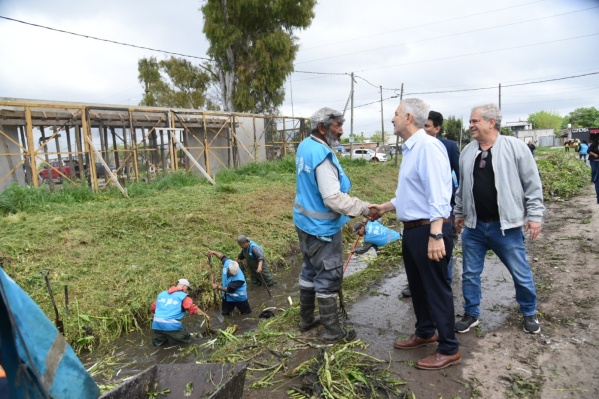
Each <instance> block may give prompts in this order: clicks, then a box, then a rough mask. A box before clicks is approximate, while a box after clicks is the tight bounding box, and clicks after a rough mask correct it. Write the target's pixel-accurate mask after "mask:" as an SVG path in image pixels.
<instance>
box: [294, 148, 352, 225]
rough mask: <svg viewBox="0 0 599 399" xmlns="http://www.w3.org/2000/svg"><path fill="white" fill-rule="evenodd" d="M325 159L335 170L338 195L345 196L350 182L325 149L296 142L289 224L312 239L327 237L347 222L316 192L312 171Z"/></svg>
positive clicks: (330, 152) (335, 159)
mask: <svg viewBox="0 0 599 399" xmlns="http://www.w3.org/2000/svg"><path fill="white" fill-rule="evenodd" d="M327 157H328V158H329V159H330V160H331V161H332V162H333V164H334V165H335V166H336V167H337V170H338V172H339V183H340V188H341V192H342V193H348V192H349V189H350V188H351V182H350V180H349V178H348V177H347V175H346V174H345V172H344V171H343V168H342V167H341V165H340V164H339V161H338V160H337V157H336V156H335V154H333V152H332V151H331V149H330V148H329V147H328V146H326V145H324V144H322V143H320V142H318V141H316V140H315V139H314V138H312V137H308V138H306V139H304V140H303V141H302V142H301V143H300V145H299V147H298V149H297V156H296V158H295V166H296V172H297V173H296V174H297V183H296V195H295V204H294V206H293V222H294V223H295V225H296V226H297V227H298V228H299V229H300V230H302V231H305V232H306V233H308V234H312V235H314V236H331V235H333V234H335V233H337V232H338V231H339V230H341V228H342V227H343V225H345V223H347V221H348V220H349V219H350V218H349V217H348V216H345V215H340V214H338V213H335V212H333V211H331V210H330V209H329V208H327V207H326V206H325V204H324V201H323V199H322V197H321V196H320V192H319V191H318V184H317V182H316V175H315V173H314V170H315V169H316V167H317V166H318V165H320V164H321V163H322V162H323V161H324V160H325V159H326V158H327Z"/></svg>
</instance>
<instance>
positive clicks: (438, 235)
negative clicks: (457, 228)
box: [429, 233, 443, 240]
mask: <svg viewBox="0 0 599 399" xmlns="http://www.w3.org/2000/svg"><path fill="white" fill-rule="evenodd" d="M429 236H430V237H432V238H436V239H437V240H442V239H443V234H441V233H439V234H433V233H429Z"/></svg>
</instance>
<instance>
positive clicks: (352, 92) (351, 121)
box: [349, 72, 354, 159]
mask: <svg viewBox="0 0 599 399" xmlns="http://www.w3.org/2000/svg"><path fill="white" fill-rule="evenodd" d="M350 98H351V116H350V118H351V120H350V125H349V126H350V127H349V129H350V133H349V159H353V158H352V157H353V149H354V146H353V141H352V140H353V138H354V73H353V72H352V73H351V97H350Z"/></svg>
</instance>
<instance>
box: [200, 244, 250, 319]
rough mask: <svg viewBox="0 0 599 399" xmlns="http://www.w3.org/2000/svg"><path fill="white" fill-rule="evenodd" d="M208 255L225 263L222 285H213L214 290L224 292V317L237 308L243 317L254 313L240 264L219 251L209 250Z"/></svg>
mask: <svg viewBox="0 0 599 399" xmlns="http://www.w3.org/2000/svg"><path fill="white" fill-rule="evenodd" d="M206 255H207V256H212V255H214V256H216V257H217V258H218V259H220V260H221V262H222V263H223V271H222V283H221V284H216V283H212V289H214V290H219V291H222V297H223V300H222V308H221V313H222V315H223V316H230V315H231V312H233V310H235V308H237V309H239V311H240V312H241V314H243V315H247V314H250V313H252V309H251V308H250V302H249V301H248V291H247V283H246V281H245V276H244V274H243V271H242V270H241V269H240V268H239V263H237V262H235V261H234V260H232V259H230V258H228V257H227V256H225V255H223V254H221V253H220V252H217V251H212V250H208V252H206Z"/></svg>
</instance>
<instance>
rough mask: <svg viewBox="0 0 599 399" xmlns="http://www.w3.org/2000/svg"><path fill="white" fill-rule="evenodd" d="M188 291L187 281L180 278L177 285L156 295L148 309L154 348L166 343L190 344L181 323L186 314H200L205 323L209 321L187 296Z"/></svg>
mask: <svg viewBox="0 0 599 399" xmlns="http://www.w3.org/2000/svg"><path fill="white" fill-rule="evenodd" d="M190 289H191V287H190V286H189V281H188V280H187V279H184V278H182V279H179V281H177V285H175V286H173V287H171V288H169V289H168V290H166V291H162V292H161V293H160V294H158V298H156V300H155V301H154V303H153V304H152V306H151V307H150V310H151V311H152V313H154V320H153V321H152V330H154V338H153V339H152V344H153V345H154V346H161V345H164V344H165V343H167V342H169V343H171V344H188V343H190V342H191V334H190V333H189V331H187V330H186V329H185V327H184V326H183V323H181V320H182V319H183V318H184V317H185V315H186V314H187V313H189V314H190V315H194V314H201V315H203V316H204V317H205V318H206V320H207V321H210V316H208V315H207V314H206V313H204V312H203V311H202V310H201V309H200V308H198V307H197V306H196V305H195V304H194V303H193V300H192V299H191V298H190V297H189V296H188V294H187V291H189V290H190Z"/></svg>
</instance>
